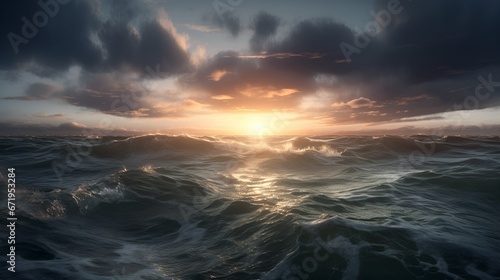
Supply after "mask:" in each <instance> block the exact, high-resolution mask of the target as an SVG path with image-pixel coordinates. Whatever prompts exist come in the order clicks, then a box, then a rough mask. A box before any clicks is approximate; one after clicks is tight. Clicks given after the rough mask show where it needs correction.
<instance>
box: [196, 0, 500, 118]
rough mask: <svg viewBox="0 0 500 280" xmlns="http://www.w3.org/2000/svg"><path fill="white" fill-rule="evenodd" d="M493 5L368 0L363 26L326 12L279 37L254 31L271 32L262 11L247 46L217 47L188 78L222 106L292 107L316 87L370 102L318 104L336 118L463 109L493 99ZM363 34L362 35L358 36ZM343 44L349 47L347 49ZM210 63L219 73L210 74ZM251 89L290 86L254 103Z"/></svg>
mask: <svg viewBox="0 0 500 280" xmlns="http://www.w3.org/2000/svg"><path fill="white" fill-rule="evenodd" d="M389 10H390V11H391V12H389ZM499 14H500V1H490V0H479V1H466V0H457V1H455V0H437V1H403V0H401V1H396V0H384V1H376V2H375V5H374V8H373V11H372V13H368V14H367V15H366V18H367V22H366V23H367V26H361V27H359V28H352V29H351V28H348V27H346V26H345V25H343V24H342V23H339V22H336V21H335V20H334V19H310V20H304V21H302V22H299V23H298V24H296V25H295V26H293V27H292V28H291V29H290V31H289V32H288V33H287V34H285V35H284V36H282V39H280V40H277V39H273V40H271V41H269V42H268V43H266V44H260V43H256V42H259V40H261V39H257V38H268V37H269V36H271V35H272V34H274V32H275V31H274V28H275V23H276V22H274V21H273V20H269V17H272V16H270V15H262V14H260V15H257V16H256V18H255V21H254V23H253V29H254V36H253V37H252V39H251V41H250V48H251V50H252V51H253V53H251V54H239V53H233V54H232V55H229V54H228V53H220V54H219V55H217V56H215V57H214V58H213V59H212V60H209V61H208V63H207V65H205V66H203V67H201V68H200V69H198V72H197V73H196V74H194V75H191V77H190V82H191V83H197V84H198V85H200V87H202V88H204V89H206V90H207V91H208V92H209V93H210V95H212V96H214V95H215V96H218V95H224V96H225V97H224V98H214V99H215V100H214V101H213V102H212V104H213V105H214V106H216V107H219V108H226V109H231V108H232V109H234V108H235V107H241V106H247V107H248V108H252V109H262V108H265V107H266V106H267V105H268V104H272V102H273V101H274V102H276V104H280V105H282V107H289V106H294V105H297V104H298V103H299V102H300V101H301V99H302V98H303V97H304V96H308V95H312V94H315V92H317V91H318V90H324V91H326V92H329V94H330V96H329V97H328V98H327V100H329V101H330V102H331V103H332V104H335V103H341V102H343V103H345V104H348V103H349V102H351V104H355V102H354V100H358V101H359V100H364V101H366V100H370V102H373V103H370V104H376V106H371V105H370V106H357V107H356V108H353V107H349V108H338V107H335V106H333V107H331V108H328V109H325V110H322V111H320V112H318V114H328V115H331V120H332V122H337V123H339V122H359V121H363V122H367V121H369V122H371V121H373V122H378V121H391V120H396V119H402V118H409V117H415V116H419V115H424V114H433V113H439V112H445V111H450V110H460V109H459V108H455V105H458V107H460V106H461V108H462V109H482V108H487V107H491V106H497V105H499V104H500V102H499V99H500V89H499V88H498V86H499V85H498V84H499V83H498V82H497V81H499V80H500V36H497V35H496V34H500V17H498V15H499ZM266 18H267V20H264V19H266ZM262 22H267V23H266V24H262V26H264V27H262V28H261V29H260V32H257V31H258V30H259V28H257V26H258V24H257V23H262ZM373 24H378V28H375V31H376V34H375V33H373V30H371V29H370V28H369V27H370V26H372V27H373ZM370 30H371V31H370ZM361 31H362V32H361ZM368 31H370V32H368ZM360 32H361V33H360ZM259 34H260V35H259ZM259 36H261V37H259ZM363 38H364V39H368V40H365V41H364V43H363V44H361V43H360V42H362V40H363ZM346 45H349V46H351V47H352V48H351V49H347V50H355V51H353V52H351V53H349V52H346V49H345V46H346ZM342 46H344V48H342ZM285 54H286V55H285ZM305 54H309V56H308V55H305ZM311 54H314V55H311ZM346 54H348V55H346ZM217 72H218V73H225V74H224V75H222V78H220V79H213V77H214V75H213V74H214V73H217ZM215 76H217V75H215ZM218 76H221V75H218ZM320 76H330V77H331V82H328V83H322V82H319V81H318V77H320ZM285 77H288V78H287V79H286V78H285ZM488 77H490V78H488ZM285 79H286V82H285ZM481 79H482V80H481ZM485 80H487V82H486V83H485V82H484V81H485ZM252 88H253V89H254V90H255V92H259V90H262V89H264V90H265V89H267V90H269V91H278V90H280V89H285V88H291V89H294V90H296V93H294V94H291V95H286V96H280V95H279V94H278V95H272V94H271V95H272V96H273V98H271V100H269V99H262V96H263V95H260V96H259V97H260V103H259V102H255V103H253V104H252V103H249V102H250V101H249V100H247V99H246V98H245V96H246V95H245V91H248V90H249V89H252ZM478 90H479V91H480V92H481V93H480V94H479V95H478V94H477V92H478ZM360 98H365V99H360ZM466 107H468V108H466Z"/></svg>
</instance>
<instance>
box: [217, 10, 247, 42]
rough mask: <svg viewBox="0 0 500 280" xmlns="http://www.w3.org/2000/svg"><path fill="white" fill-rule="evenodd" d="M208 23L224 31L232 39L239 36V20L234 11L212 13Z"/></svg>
mask: <svg viewBox="0 0 500 280" xmlns="http://www.w3.org/2000/svg"><path fill="white" fill-rule="evenodd" d="M209 21H210V22H211V23H212V24H215V26H217V27H220V28H224V29H226V30H227V31H229V33H230V34H231V36H233V37H237V36H238V35H239V34H240V29H241V22H240V18H239V17H238V15H236V14H235V12H234V11H224V12H220V13H212V14H211V16H210V20H209Z"/></svg>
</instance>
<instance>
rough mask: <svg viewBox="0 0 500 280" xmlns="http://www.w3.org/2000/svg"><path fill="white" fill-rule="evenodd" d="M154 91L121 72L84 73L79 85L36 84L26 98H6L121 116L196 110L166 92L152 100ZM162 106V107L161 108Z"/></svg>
mask: <svg viewBox="0 0 500 280" xmlns="http://www.w3.org/2000/svg"><path fill="white" fill-rule="evenodd" d="M150 95H151V92H150V90H148V89H147V88H145V87H144V86H143V85H142V84H141V82H140V80H138V79H137V78H135V79H134V78H133V77H130V76H125V75H121V74H119V73H114V74H111V73H97V74H92V73H84V74H83V75H82V76H81V77H80V81H79V83H78V85H73V86H66V87H60V86H57V85H53V84H45V83H33V84H31V85H30V86H29V87H28V88H27V90H26V92H25V95H24V96H20V97H4V98H3V99H7V100H48V99H53V100H60V101H63V102H65V103H68V104H71V105H74V106H78V107H84V108H88V109H91V110H95V111H98V112H102V113H105V114H109V115H114V116H121V117H136V118H144V117H180V116H184V115H185V112H186V110H188V109H190V108H191V109H192V108H195V107H196V106H197V105H199V104H197V103H195V102H194V101H192V100H189V99H187V100H184V99H180V98H179V97H178V96H177V94H176V93H171V92H167V91H164V92H162V96H160V97H159V98H157V99H156V100H155V99H151V98H150ZM160 105H161V106H160Z"/></svg>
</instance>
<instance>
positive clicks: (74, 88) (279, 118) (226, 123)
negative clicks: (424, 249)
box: [0, 0, 500, 136]
mask: <svg viewBox="0 0 500 280" xmlns="http://www.w3.org/2000/svg"><path fill="white" fill-rule="evenodd" d="M0 5H1V6H2V7H1V9H0V10H1V12H0V13H1V17H0V22H1V24H0V34H1V36H2V39H1V41H0V89H1V90H0V135H88V134H94V135H96V134H97V135H99V134H116V135H131V134H143V133H168V134H182V133H185V134H194V135H259V136H269V135H319V134H325V135H326V134H329V135H332V134H349V135H370V134H373V135H378V134H397V135H402V134H405V135H408V134H420V133H422V134H433V135H449V134H454V135H457V134H460V135H470V134H473V135H499V134H500V122H499V118H498V116H499V113H500V36H498V34H500V16H499V15H500V1H497V0H475V1H472V0H432V1H431V0H373V1H369V0H335V1H327V0H311V1H303V0H302V1H299V0H275V1H263V0H252V1H250V0H192V1H189V0H188V1H174V0H40V1H14V0H11V1H2V2H1V4H0Z"/></svg>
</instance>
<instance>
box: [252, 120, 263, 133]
mask: <svg viewBox="0 0 500 280" xmlns="http://www.w3.org/2000/svg"><path fill="white" fill-rule="evenodd" d="M265 130H266V126H265V125H264V123H263V122H260V121H257V122H253V123H252V124H251V129H250V131H251V135H254V136H261V135H262V134H263V133H264V131H265Z"/></svg>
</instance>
